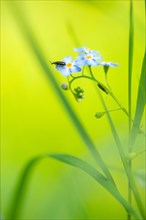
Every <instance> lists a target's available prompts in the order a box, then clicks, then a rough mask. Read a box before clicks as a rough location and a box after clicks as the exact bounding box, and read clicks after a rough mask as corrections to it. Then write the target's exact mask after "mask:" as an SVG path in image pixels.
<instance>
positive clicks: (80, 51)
mask: <svg viewBox="0 0 146 220" xmlns="http://www.w3.org/2000/svg"><path fill="white" fill-rule="evenodd" d="M74 51H75V52H79V53H86V54H88V53H94V54H99V53H98V51H95V50H91V49H90V48H89V47H85V46H84V47H79V48H74Z"/></svg>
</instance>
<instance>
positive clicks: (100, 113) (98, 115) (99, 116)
mask: <svg viewBox="0 0 146 220" xmlns="http://www.w3.org/2000/svg"><path fill="white" fill-rule="evenodd" d="M104 114H105V112H96V114H95V117H96V118H101V117H102V116H103V115H104Z"/></svg>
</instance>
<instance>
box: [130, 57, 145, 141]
mask: <svg viewBox="0 0 146 220" xmlns="http://www.w3.org/2000/svg"><path fill="white" fill-rule="evenodd" d="M145 86H146V53H145V54H144V58H143V64H142V68H141V76H140V81H139V87H138V95H137V104H136V111H135V117H134V122H133V126H132V130H131V143H132V144H134V142H135V140H136V137H137V134H138V133H139V129H140V122H141V118H142V115H143V112H144V107H145V104H146V88H145Z"/></svg>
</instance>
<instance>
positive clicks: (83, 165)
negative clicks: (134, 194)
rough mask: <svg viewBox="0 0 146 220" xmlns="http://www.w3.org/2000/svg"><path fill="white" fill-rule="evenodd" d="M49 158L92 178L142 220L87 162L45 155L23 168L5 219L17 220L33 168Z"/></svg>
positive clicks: (112, 186) (57, 155) (62, 156)
mask: <svg viewBox="0 0 146 220" xmlns="http://www.w3.org/2000/svg"><path fill="white" fill-rule="evenodd" d="M48 157H51V158H53V159H56V160H59V161H61V162H63V163H66V164H69V165H71V166H73V167H76V168H78V169H80V170H82V171H84V172H85V173H87V174H88V175H89V176H91V177H92V178H94V179H95V180H96V181H97V182H98V183H99V184H100V185H101V186H103V187H104V188H105V189H106V190H107V191H108V192H110V193H111V194H112V195H113V196H114V198H115V199H116V200H117V201H118V202H119V203H120V204H121V205H122V206H123V207H124V208H125V210H126V211H128V212H129V213H131V215H133V216H134V217H135V218H136V219H142V218H141V216H140V215H139V214H138V213H137V212H136V211H135V210H134V209H133V208H132V207H131V206H130V204H129V203H128V202H127V201H126V200H125V199H124V198H123V197H122V195H121V194H120V193H119V191H118V189H117V188H116V187H115V186H114V185H113V184H112V183H111V182H110V181H109V180H108V179H107V178H106V177H104V176H103V175H102V174H101V173H100V172H98V171H97V170H96V169H95V168H94V167H93V166H91V165H90V164H88V163H87V162H85V161H83V160H81V159H79V158H77V157H74V156H72V155H67V154H48V155H47V154H46V155H41V156H38V157H35V158H33V159H32V160H30V161H29V162H28V164H27V165H26V167H25V168H24V170H23V172H22V175H21V178H20V180H19V182H18V185H17V188H16V191H15V194H14V197H13V201H12V205H11V210H10V212H9V214H8V216H7V219H15V218H18V214H19V212H20V208H21V205H22V202H23V198H24V195H25V191H26V188H27V185H28V184H27V183H28V181H29V179H30V173H31V171H32V169H33V168H34V166H35V165H36V164H37V163H38V162H39V161H40V160H41V159H44V158H48Z"/></svg>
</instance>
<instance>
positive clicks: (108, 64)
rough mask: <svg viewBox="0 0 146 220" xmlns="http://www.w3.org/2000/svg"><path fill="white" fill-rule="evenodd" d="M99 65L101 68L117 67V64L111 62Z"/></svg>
mask: <svg viewBox="0 0 146 220" xmlns="http://www.w3.org/2000/svg"><path fill="white" fill-rule="evenodd" d="M99 65H101V66H108V67H116V66H119V64H118V63H113V62H105V61H103V62H100V63H99Z"/></svg>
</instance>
